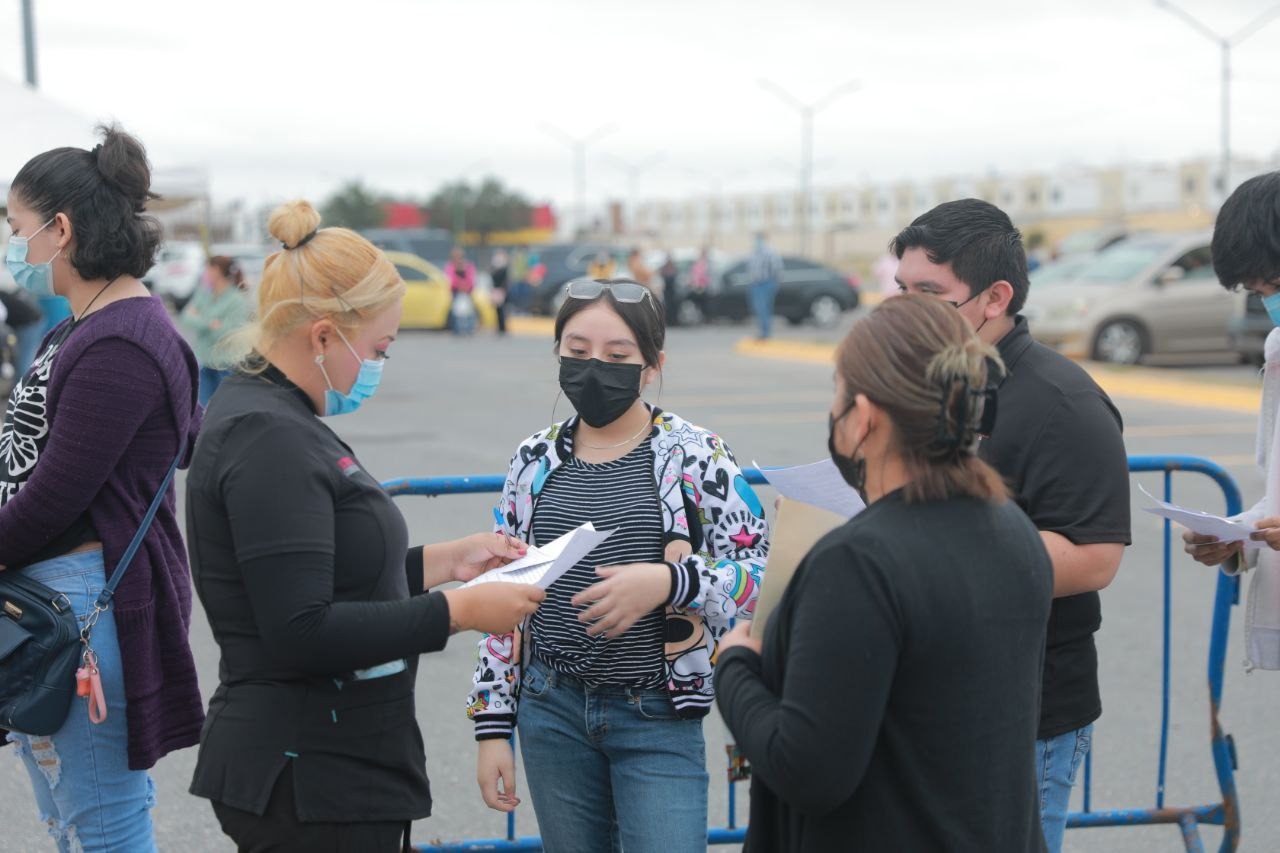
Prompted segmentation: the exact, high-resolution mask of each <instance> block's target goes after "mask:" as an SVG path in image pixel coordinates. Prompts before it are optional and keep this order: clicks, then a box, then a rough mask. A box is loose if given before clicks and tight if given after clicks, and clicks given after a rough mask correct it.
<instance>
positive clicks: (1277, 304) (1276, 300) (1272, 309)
mask: <svg viewBox="0 0 1280 853" xmlns="http://www.w3.org/2000/svg"><path fill="white" fill-rule="evenodd" d="M1262 307H1263V308H1266V309H1267V316H1268V317H1270V318H1271V322H1272V323H1275V324H1276V325H1277V326H1280V290H1277V291H1276V292H1275V293H1273V294H1271V295H1270V296H1264V297H1263V298H1262Z"/></svg>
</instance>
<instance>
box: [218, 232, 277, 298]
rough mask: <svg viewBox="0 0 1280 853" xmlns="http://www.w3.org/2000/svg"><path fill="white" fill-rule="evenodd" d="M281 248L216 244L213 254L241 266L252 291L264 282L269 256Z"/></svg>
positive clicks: (256, 244)
mask: <svg viewBox="0 0 1280 853" xmlns="http://www.w3.org/2000/svg"><path fill="white" fill-rule="evenodd" d="M279 248H280V246H279V244H277V245H275V246H274V247H273V246H264V245H261V244H258V243H215V244H214V245H213V249H212V250H211V252H212V254H213V255H226V256H227V257H228V258H231V259H232V260H234V261H235V262H236V263H237V264H239V265H240V271H241V272H242V273H244V283H245V287H247V288H249V289H250V290H252V289H254V288H256V287H257V286H258V282H259V281H261V280H262V267H263V266H264V265H265V264H266V262H267V256H268V255H270V254H271V253H272V252H275V251H277V250H278V249H279Z"/></svg>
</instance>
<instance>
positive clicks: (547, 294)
mask: <svg viewBox="0 0 1280 853" xmlns="http://www.w3.org/2000/svg"><path fill="white" fill-rule="evenodd" d="M529 252H530V254H533V253H536V254H537V255H538V263H540V264H542V265H543V266H544V267H545V268H546V274H545V275H544V276H543V278H542V283H541V284H540V285H539V286H538V287H535V288H533V290H532V292H531V294H530V295H529V309H530V310H531V311H532V312H533V313H534V314H555V313H556V311H557V310H558V308H559V304H560V301H561V299H562V298H563V297H562V296H561V293H560V292H561V290H562V289H563V287H564V285H565V284H567V283H568V282H570V281H572V280H573V279H575V278H582V277H583V276H585V275H586V274H587V267H588V266H589V265H590V264H591V261H592V260H593V259H594V258H595V256H596V255H598V254H600V253H602V252H603V253H604V254H606V255H612V256H613V260H614V266H615V267H616V270H615V272H614V275H615V276H617V277H621V276H625V275H627V250H625V249H619V248H618V247H616V246H605V245H603V244H600V243H556V244H552V245H547V246H533V247H530V249H529Z"/></svg>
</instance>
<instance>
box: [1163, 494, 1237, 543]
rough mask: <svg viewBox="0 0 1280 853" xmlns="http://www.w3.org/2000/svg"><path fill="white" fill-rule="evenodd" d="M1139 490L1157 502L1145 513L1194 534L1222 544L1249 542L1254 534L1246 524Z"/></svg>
mask: <svg viewBox="0 0 1280 853" xmlns="http://www.w3.org/2000/svg"><path fill="white" fill-rule="evenodd" d="M1138 489H1139V490H1140V491H1141V492H1142V493H1143V494H1144V495H1146V496H1147V497H1149V498H1151V500H1153V501H1155V502H1156V506H1147V507H1143V508H1142V509H1143V511H1144V512H1149V513H1151V514H1152V515H1158V516H1160V517H1161V518H1167V519H1169V520H1170V521H1176V522H1177V523H1178V524H1181V525H1182V526H1183V527H1185V528H1187V529H1188V530H1190V531H1192V532H1194V533H1199V534H1201V535H1203V536H1213V537H1215V538H1216V539H1217V540H1218V541H1220V542H1247V541H1249V536H1250V534H1252V533H1253V532H1254V531H1253V528H1251V527H1249V526H1248V525H1246V524H1238V523H1236V522H1234V521H1228V520H1227V519H1225V518H1223V517H1222V516H1220V515H1210V514H1209V513H1207V512H1201V511H1200V510H1196V509H1187V508H1186V507H1181V506H1177V505H1176V504H1171V503H1166V502H1164V501H1162V500H1160V499H1159V498H1157V497H1156V496H1155V495H1153V494H1151V493H1150V492H1148V491H1147V490H1146V489H1144V488H1142V486H1138Z"/></svg>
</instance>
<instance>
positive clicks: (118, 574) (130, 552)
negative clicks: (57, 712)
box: [80, 438, 187, 642]
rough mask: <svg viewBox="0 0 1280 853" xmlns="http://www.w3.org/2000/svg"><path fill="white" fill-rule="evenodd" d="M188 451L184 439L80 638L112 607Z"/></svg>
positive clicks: (84, 637) (94, 606) (86, 635)
mask: <svg viewBox="0 0 1280 853" xmlns="http://www.w3.org/2000/svg"><path fill="white" fill-rule="evenodd" d="M186 450H187V448H186V439H185V438H184V439H183V441H182V449H181V450H179V451H178V455H177V456H175V457H174V459H173V464H172V465H170V466H169V472H168V473H167V474H165V475H164V481H163V482H161V483H160V489H159V490H158V491H157V492H156V496H155V497H154V498H152V500H151V506H149V507H147V512H146V514H145V515H143V516H142V523H141V524H140V525H138V532H137V533H135V534H133V541H132V542H130V543H129V547H128V548H125V549H124V556H122V557H121V558H120V563H119V565H117V566H116V571H115V574H114V575H112V576H111V580H110V581H108V582H107V585H106V586H105V587H103V589H102V593H101V594H99V596H98V600H97V601H95V602H94V603H93V611H92V612H91V613H90V614H89V615H88V616H87V617H86V618H85V620H84V628H82V629H81V631H80V637H81V639H83V640H85V641H86V642H88V639H89V632H90V631H91V630H93V626H94V625H95V624H97V622H98V617H99V616H101V615H102V614H103V613H104V612H106V610H107V608H109V607H110V606H111V598H112V596H114V595H115V594H116V587H118V586H119V585H120V580H121V578H123V577H124V573H125V571H126V570H128V568H129V564H130V563H132V562H133V557H134V555H135V554H137V553H138V549H139V548H141V547H142V540H143V539H145V538H146V535H147V531H148V530H149V529H151V522H153V521H155V518H156V513H157V512H159V511H160V504H161V503H162V502H163V501H164V496H165V493H166V492H168V491H169V485H170V484H171V483H173V475H174V474H175V473H176V472H177V470H178V465H179V464H180V463H181V462H182V457H183V455H184V454H185V453H186Z"/></svg>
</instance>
